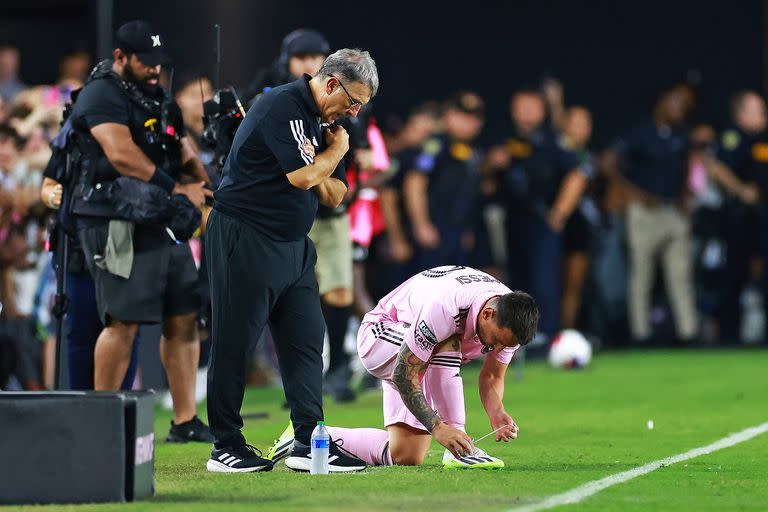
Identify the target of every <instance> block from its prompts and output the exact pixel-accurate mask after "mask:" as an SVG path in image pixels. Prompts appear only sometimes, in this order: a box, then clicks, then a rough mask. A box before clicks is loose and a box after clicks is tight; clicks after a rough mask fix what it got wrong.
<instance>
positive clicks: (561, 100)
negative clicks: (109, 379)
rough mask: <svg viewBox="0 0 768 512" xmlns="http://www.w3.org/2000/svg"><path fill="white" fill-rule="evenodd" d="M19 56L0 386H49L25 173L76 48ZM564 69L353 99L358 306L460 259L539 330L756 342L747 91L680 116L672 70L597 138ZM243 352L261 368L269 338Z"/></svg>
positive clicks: (46, 268) (1, 203)
mask: <svg viewBox="0 0 768 512" xmlns="http://www.w3.org/2000/svg"><path fill="white" fill-rule="evenodd" d="M21 57H22V55H20V52H19V50H18V49H17V48H14V47H13V46H7V45H6V46H0V183H1V188H0V286H1V287H0V302H2V312H1V313H0V315H1V316H0V387H3V384H4V382H5V381H6V380H7V378H8V376H9V375H11V374H12V375H13V378H14V379H16V380H15V382H16V386H17V387H21V388H25V389H42V388H51V387H52V386H53V366H54V365H53V362H54V343H52V342H51V341H52V339H53V336H54V324H55V318H54V317H53V315H52V311H51V308H52V305H53V297H54V293H55V287H56V282H55V274H54V272H53V270H52V266H51V256H50V253H49V252H47V251H46V240H47V232H46V224H47V219H48V217H49V215H50V211H48V210H47V209H46V208H45V207H44V206H43V204H42V203H41V201H40V184H41V182H42V172H43V170H44V168H45V166H46V164H47V163H48V159H49V157H50V147H49V143H50V141H51V140H52V138H53V137H54V136H55V135H56V133H57V131H58V128H59V123H60V121H61V119H62V111H63V107H64V105H65V103H66V102H67V101H68V99H69V94H70V92H71V91H73V90H75V89H77V88H78V87H80V86H81V85H82V84H83V82H84V80H85V78H86V76H87V74H88V72H89V70H90V68H91V66H92V65H93V60H92V59H91V57H90V56H89V55H88V54H87V53H86V52H84V51H79V50H76V51H72V52H69V53H67V54H66V55H64V56H63V57H62V59H61V61H60V68H59V78H58V79H57V81H56V83H55V84H51V85H30V84H25V83H24V81H23V77H20V76H18V69H19V59H20V58H21ZM388 79H389V80H395V79H396V77H390V78H388ZM564 85H566V86H567V84H561V83H560V82H558V81H557V80H556V79H552V78H550V79H547V80H545V81H544V82H543V83H537V84H533V85H532V86H531V87H528V88H521V89H519V90H517V91H510V96H511V97H510V102H509V104H508V105H486V104H485V102H484V101H483V99H482V98H481V97H480V96H479V95H478V94H477V93H475V92H472V91H458V92H457V93H456V94H454V95H452V96H451V97H449V98H435V99H431V100H429V101H425V102H424V103H423V104H421V105H419V106H418V107H416V108H414V109H413V110H412V111H411V112H410V113H409V114H408V115H407V116H404V117H402V116H397V115H393V114H390V113H387V112H378V111H377V110H376V106H375V105H372V107H371V108H369V109H367V110H366V111H365V112H363V113H362V114H361V116H360V120H359V122H358V123H357V124H358V127H357V129H358V130H359V131H360V134H361V135H360V137H361V138H362V139H366V141H365V142H366V143H362V144H360V145H359V146H358V147H356V148H355V149H354V150H353V151H352V154H351V155H350V159H351V160H352V161H353V165H352V166H351V171H350V172H351V173H353V174H350V178H351V180H350V182H351V187H350V193H349V198H348V211H349V212H350V222H351V223H352V226H351V231H352V234H353V238H354V242H355V245H354V261H355V272H354V294H353V295H354V302H355V304H354V309H355V312H356V315H357V317H360V316H362V314H364V313H365V312H366V311H368V310H369V309H371V308H372V306H373V304H374V303H375V301H376V300H378V298H380V297H382V296H383V295H384V294H386V293H388V292H389V291H390V290H391V289H393V288H394V287H396V286H397V285H398V284H400V283H401V282H402V281H404V280H405V279H407V278H408V277H409V276H410V275H412V274H414V273H416V272H419V271H421V270H424V269H427V268H430V267H434V266H439V265H469V266H473V267H475V268H479V269H482V270H485V271H487V272H489V273H491V274H493V275H495V276H497V277H498V278H499V279H501V280H502V281H503V282H505V283H506V284H508V285H509V286H510V287H511V288H513V289H524V290H526V291H529V292H530V293H532V294H533V295H534V297H536V299H537V300H538V302H539V305H540V308H541V311H542V322H541V326H540V327H541V333H540V336H539V337H538V338H539V341H540V342H542V343H543V342H546V341H547V340H548V339H551V338H552V337H553V336H556V335H557V333H558V332H559V331H560V330H562V329H565V328H576V329H579V330H581V331H582V332H584V333H585V334H587V335H588V336H589V337H590V338H591V339H592V341H593V342H596V343H601V344H603V345H608V346H651V345H655V344H658V343H669V342H672V341H674V343H675V344H678V345H686V344H687V345H694V344H702V343H703V344H708V345H719V344H745V343H752V344H755V343H764V340H765V335H766V333H765V328H764V314H763V309H762V301H763V296H764V294H763V290H764V288H765V287H764V286H763V285H762V284H761V283H762V282H763V281H764V280H765V279H766V277H765V275H764V274H765V273H763V272H762V262H763V261H764V255H765V253H766V245H768V244H764V242H763V240H764V235H765V234H768V226H766V224H765V221H764V212H763V204H764V203H765V201H766V199H764V197H765V196H764V195H763V194H765V193H768V189H765V188H764V187H763V185H764V184H763V180H764V178H762V176H761V174H760V171H761V170H762V169H761V166H764V165H765V163H766V162H768V139H765V140H766V141H767V142H763V140H764V139H763V134H764V132H765V131H766V112H765V105H764V101H763V99H762V97H761V96H760V95H758V94H756V93H750V92H734V96H733V97H732V98H722V101H723V102H726V101H730V102H731V103H730V112H731V117H732V119H731V124H730V125H729V126H712V125H711V124H708V123H707V121H706V120H702V119H698V118H697V116H696V115H695V113H696V101H697V98H696V92H697V91H696V89H695V88H694V87H692V86H691V85H689V84H687V83H675V84H669V86H668V87H666V88H664V89H663V90H661V91H659V93H658V95H657V98H656V103H655V105H654V106H653V108H652V110H649V112H648V115H647V118H646V119H627V120H626V121H627V123H626V124H627V131H626V132H625V133H619V134H616V137H615V142H614V143H612V144H610V145H608V146H607V147H605V148H601V150H600V151H599V152H595V151H593V150H592V148H591V146H590V137H591V132H592V125H593V122H597V123H599V122H600V121H599V119H597V120H593V119H592V116H591V114H590V111H589V108H588V107H587V106H581V105H569V104H568V103H567V102H566V98H567V97H568V96H567V89H566V88H565V87H564ZM738 88H739V84H734V91H737V90H738ZM244 89H245V88H244ZM173 92H174V95H175V98H176V100H177V102H178V103H179V105H180V107H181V109H182V112H183V116H184V123H185V125H186V128H187V132H188V133H189V134H190V135H192V136H193V137H191V138H193V139H196V140H198V141H199V139H200V137H201V136H202V132H203V122H202V114H203V110H202V102H201V97H202V99H208V98H210V97H211V95H212V94H213V91H212V86H211V83H210V81H209V80H207V79H206V78H205V77H204V76H203V75H201V74H195V73H187V74H185V73H183V72H177V74H176V79H175V84H174V91H173ZM487 109H494V110H496V111H498V110H508V111H509V114H510V121H511V123H510V125H511V126H512V128H511V129H510V131H509V132H508V133H494V134H486V137H484V138H485V139H487V140H491V141H493V143H492V144H489V145H485V146H483V145H480V144H479V143H478V142H477V141H478V138H479V136H480V134H481V132H482V131H483V126H484V121H485V116H486V111H487ZM378 138H380V139H381V141H382V142H383V146H381V147H383V148H385V154H383V155H382V154H381V151H378V150H377V148H379V147H380V146H378V145H377V141H378V140H379V139H378ZM374 139H376V140H374ZM197 149H198V150H199V151H201V152H203V153H204V152H205V150H204V149H203V148H202V146H199V145H198V148H197ZM210 159H211V155H210V154H204V155H203V161H204V162H210ZM382 162H384V163H385V164H386V165H383V164H382ZM194 243H197V242H194ZM350 331H351V332H354V321H353V322H352V323H351V327H350ZM262 345H264V344H262ZM254 357H255V360H256V362H255V363H254V365H255V367H256V368H257V370H258V371H256V372H255V374H254V375H255V376H254V381H253V382H260V380H259V375H262V376H263V374H268V373H269V372H270V371H272V367H273V365H272V364H269V361H270V358H272V356H271V355H270V351H269V348H268V345H267V347H266V348H263V349H261V350H259V351H257V355H256V356H254ZM272 359H273V358H272ZM265 361H266V362H265ZM263 380H264V379H263V378H262V381H263ZM271 380H273V377H267V378H266V381H271ZM4 389H5V388H4Z"/></svg>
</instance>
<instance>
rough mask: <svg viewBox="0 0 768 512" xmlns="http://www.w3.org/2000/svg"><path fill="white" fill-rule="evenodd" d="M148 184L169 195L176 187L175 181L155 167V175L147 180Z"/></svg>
mask: <svg viewBox="0 0 768 512" xmlns="http://www.w3.org/2000/svg"><path fill="white" fill-rule="evenodd" d="M149 182H150V183H151V184H153V185H157V186H158V187H160V188H162V189H163V190H165V191H166V192H168V193H169V194H171V193H172V192H173V188H174V187H175V186H176V181H175V180H174V179H173V178H171V177H170V176H168V175H167V174H165V172H163V170H162V169H160V168H159V167H155V173H154V174H153V175H152V177H151V178H150V179H149Z"/></svg>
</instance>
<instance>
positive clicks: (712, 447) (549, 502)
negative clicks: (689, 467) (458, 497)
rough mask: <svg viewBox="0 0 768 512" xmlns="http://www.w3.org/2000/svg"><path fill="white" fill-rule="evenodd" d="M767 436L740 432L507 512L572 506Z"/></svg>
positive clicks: (758, 430) (764, 427)
mask: <svg viewBox="0 0 768 512" xmlns="http://www.w3.org/2000/svg"><path fill="white" fill-rule="evenodd" d="M766 432H768V422H766V423H763V424H761V425H757V426H754V427H751V428H748V429H746V430H742V431H741V432H737V433H736V434H731V435H730V436H728V437H724V438H722V439H720V440H719V441H715V442H714V443H712V444H708V445H707V446H702V447H700V448H694V449H692V450H689V451H687V452H685V453H680V454H678V455H673V456H672V457H667V458H666V459H659V460H656V461H653V462H649V463H648V464H646V465H644V466H640V467H636V468H634V469H630V470H627V471H623V472H621V473H616V474H615V475H610V476H607V477H605V478H601V479H600V480H593V481H592V482H588V483H586V484H584V485H581V486H579V487H576V488H574V489H571V490H570V491H567V492H564V493H562V494H555V495H554V496H550V497H549V498H546V499H544V500H542V501H538V502H536V503H531V504H528V505H523V506H520V507H516V508H513V509H510V510H509V511H508V512H536V511H537V510H546V509H548V508H553V507H559V506H561V505H572V504H574V503H578V502H580V501H582V500H584V499H585V498H588V497H590V496H592V495H593V494H597V493H598V492H600V491H602V490H603V489H606V488H608V487H611V486H612V485H616V484H620V483H622V482H626V481H627V480H632V479H633V478H637V477H638V476H642V475H645V474H646V473H650V472H651V471H655V470H657V469H659V468H661V467H664V466H670V465H672V464H676V463H678V462H681V461H684V460H688V459H693V458H695V457H699V456H701V455H707V454H709V453H712V452H716V451H718V450H722V449H723V448H729V447H731V446H734V445H737V444H739V443H743V442H744V441H748V440H750V439H752V438H753V437H757V436H759V435H760V434H764V433H766Z"/></svg>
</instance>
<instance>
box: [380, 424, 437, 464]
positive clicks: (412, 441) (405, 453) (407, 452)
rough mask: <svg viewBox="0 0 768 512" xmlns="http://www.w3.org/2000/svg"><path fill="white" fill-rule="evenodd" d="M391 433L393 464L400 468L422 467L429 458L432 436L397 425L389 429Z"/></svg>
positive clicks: (407, 426)
mask: <svg viewBox="0 0 768 512" xmlns="http://www.w3.org/2000/svg"><path fill="white" fill-rule="evenodd" d="M387 431H388V432H389V454H390V455H391V457H392V463H393V464H396V465H398V466H420V465H421V464H422V463H423V462H424V459H425V458H426V457H427V452H428V451H429V445H430V443H431V442H432V436H431V435H429V433H427V432H426V431H424V430H419V429H416V428H413V427H411V426H410V425H406V424H405V423H396V424H395V425H390V426H389V427H387Z"/></svg>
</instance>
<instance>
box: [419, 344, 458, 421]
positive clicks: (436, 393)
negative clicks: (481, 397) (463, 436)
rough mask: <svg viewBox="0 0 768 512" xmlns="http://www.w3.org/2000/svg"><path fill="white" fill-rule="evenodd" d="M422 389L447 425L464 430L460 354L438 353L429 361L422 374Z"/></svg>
mask: <svg viewBox="0 0 768 512" xmlns="http://www.w3.org/2000/svg"><path fill="white" fill-rule="evenodd" d="M424 387H425V388H427V389H428V390H429V394H430V396H431V398H432V404H433V405H434V406H435V409H437V413H438V414H439V415H440V417H441V418H443V421H445V422H446V423H447V424H448V425H450V426H452V427H455V428H458V429H459V430H464V431H466V430H465V425H466V423H467V416H466V411H465V410H464V381H463V380H462V378H461V353H460V352H440V353H439V354H435V355H433V356H432V358H431V359H430V360H429V367H427V371H426V372H425V374H424Z"/></svg>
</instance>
